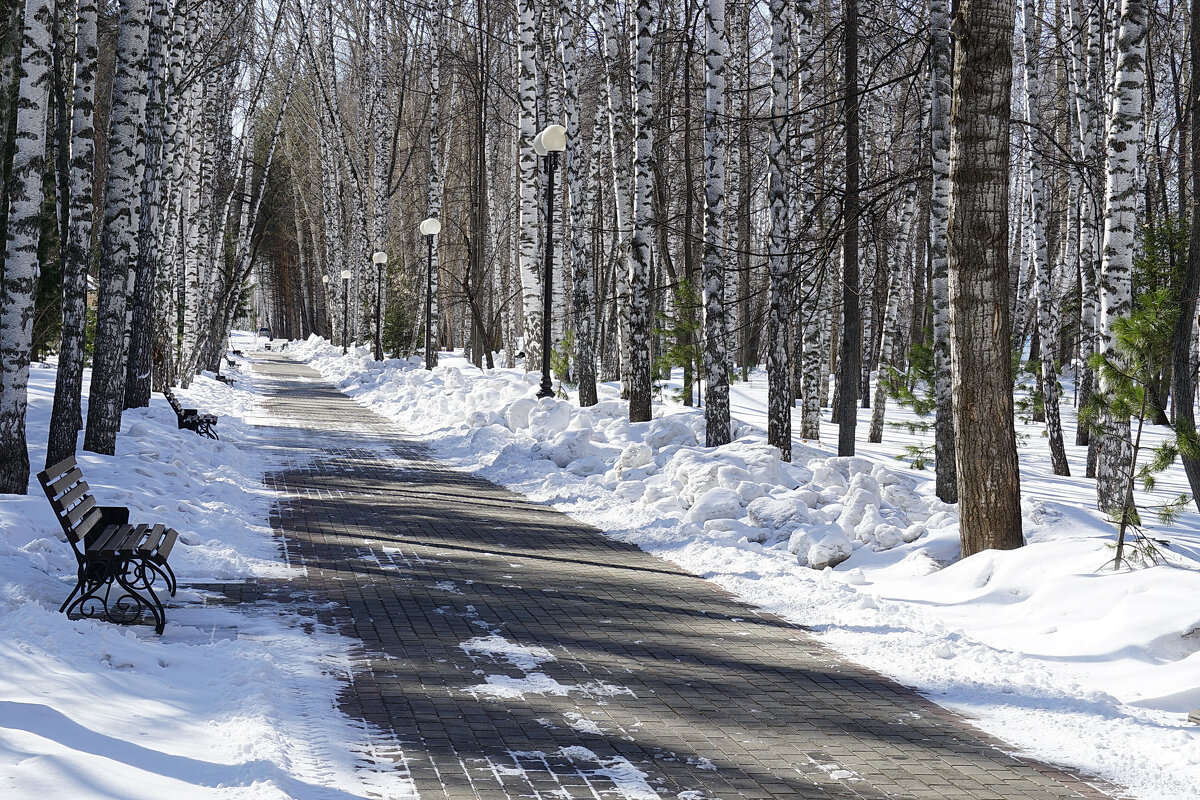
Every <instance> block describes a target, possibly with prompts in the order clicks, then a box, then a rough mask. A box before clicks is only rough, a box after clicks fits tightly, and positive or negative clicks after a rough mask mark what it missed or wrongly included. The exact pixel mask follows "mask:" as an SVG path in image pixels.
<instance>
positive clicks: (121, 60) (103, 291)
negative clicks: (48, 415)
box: [83, 0, 147, 455]
mask: <svg viewBox="0 0 1200 800" xmlns="http://www.w3.org/2000/svg"><path fill="white" fill-rule="evenodd" d="M146 11H147V9H146V0H121V32H120V34H119V36H118V39H117V70H116V75H115V77H114V78H113V93H112V116H111V122H110V125H109V128H110V134H109V139H108V153H109V159H108V161H109V167H108V174H107V175H106V177H105V182H104V184H105V185H104V231H103V233H102V234H101V236H100V299H99V303H98V308H97V313H96V346H95V349H94V351H93V353H94V355H93V357H92V385H91V390H90V392H89V394H88V415H87V432H86V433H85V435H84V439H83V447H84V449H85V450H90V451H92V452H93V453H103V454H105V455H112V454H113V452H114V451H115V450H116V445H117V432H118V431H119V430H120V429H121V406H122V401H123V400H124V399H125V357H126V350H125V347H126V341H127V340H126V331H127V328H128V321H127V319H126V310H127V307H128V302H129V292H130V289H131V285H130V284H131V275H132V274H133V272H134V270H135V269H136V265H137V257H138V248H137V232H138V225H139V219H140V214H139V211H140V208H141V203H140V196H141V189H142V171H143V168H144V166H145V155H146V153H145V146H144V144H143V141H144V140H143V135H142V133H143V132H142V126H143V123H144V119H145V108H146V56H147V47H146V33H147V14H146Z"/></svg>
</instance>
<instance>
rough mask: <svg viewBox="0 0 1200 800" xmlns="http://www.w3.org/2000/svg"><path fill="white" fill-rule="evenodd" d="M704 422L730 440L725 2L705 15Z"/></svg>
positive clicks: (714, 434)
mask: <svg viewBox="0 0 1200 800" xmlns="http://www.w3.org/2000/svg"><path fill="white" fill-rule="evenodd" d="M704 38H705V46H704V76H705V80H704V179H705V180H704V377H705V388H704V406H705V408H704V426H705V444H706V445H707V446H708V447H720V446H721V445H723V444H728V443H729V440H730V436H731V434H730V419H729V349H728V346H727V343H726V340H725V332H726V329H727V328H728V321H727V320H726V316H725V315H726V314H727V313H728V312H727V310H726V307H725V261H726V257H725V253H726V250H725V229H724V225H725V160H726V152H725V125H726V122H725V58H726V56H727V55H728V53H729V42H728V39H727V38H726V34H725V0H708V3H707V6H706V8H705V14H704Z"/></svg>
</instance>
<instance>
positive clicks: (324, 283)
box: [321, 275, 333, 339]
mask: <svg viewBox="0 0 1200 800" xmlns="http://www.w3.org/2000/svg"><path fill="white" fill-rule="evenodd" d="M321 285H322V286H323V287H325V321H326V323H327V324H328V325H329V338H330V339H332V338H333V320H332V319H330V317H329V276H328V275H322V276H321Z"/></svg>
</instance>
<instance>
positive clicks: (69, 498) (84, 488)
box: [50, 481, 90, 515]
mask: <svg viewBox="0 0 1200 800" xmlns="http://www.w3.org/2000/svg"><path fill="white" fill-rule="evenodd" d="M89 491H90V490H89V488H88V485H87V481H80V482H79V483H77V484H76V485H75V488H74V489H72V490H71V491H69V492H67V493H66V494H64V495H63V496H62V497H60V498H58V499H57V500H51V501H50V505H51V506H53V507H54V510H55V511H57V512H58V513H59V514H60V515H61V514H62V513H63V512H64V511H65V510H66V509H68V508H70V507H71V506H73V505H75V503H76V502H77V501H78V500H79V499H80V498H81V497H83V496H84V495H85V494H87V493H88V492H89Z"/></svg>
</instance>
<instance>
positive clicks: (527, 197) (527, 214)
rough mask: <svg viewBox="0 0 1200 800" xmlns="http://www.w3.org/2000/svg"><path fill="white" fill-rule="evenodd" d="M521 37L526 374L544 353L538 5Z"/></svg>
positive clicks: (523, 18) (530, 0)
mask: <svg viewBox="0 0 1200 800" xmlns="http://www.w3.org/2000/svg"><path fill="white" fill-rule="evenodd" d="M517 26H518V27H517V31H518V36H519V39H518V43H517V49H518V54H519V70H518V76H517V114H518V125H519V136H518V140H517V153H518V155H517V169H518V176H519V177H518V183H519V185H520V197H521V204H520V212H519V214H520V216H519V220H518V227H519V235H518V236H519V239H518V241H519V244H518V248H519V250H518V253H519V256H518V264H519V272H520V276H521V308H522V317H523V320H524V328H525V369H526V371H533V370H535V369H537V368H538V367H539V366H540V365H541V363H542V358H541V353H542V277H541V271H540V269H539V264H538V230H539V226H538V217H539V214H538V186H539V182H538V159H537V154H536V153H535V152H534V151H533V137H534V136H536V135H537V78H538V76H537V63H536V61H537V59H536V46H537V45H536V42H535V34H536V30H537V15H536V7H535V0H518V2H517Z"/></svg>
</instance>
